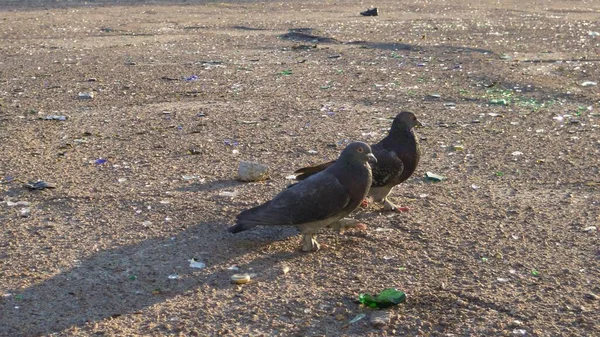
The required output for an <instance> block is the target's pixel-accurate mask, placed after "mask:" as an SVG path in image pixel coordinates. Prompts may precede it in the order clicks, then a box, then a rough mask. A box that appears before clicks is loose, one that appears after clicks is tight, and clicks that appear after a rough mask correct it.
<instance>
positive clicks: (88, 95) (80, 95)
mask: <svg viewBox="0 0 600 337" xmlns="http://www.w3.org/2000/svg"><path fill="white" fill-rule="evenodd" d="M92 98H94V93H93V92H91V91H90V92H80V93H78V94H77V99H92Z"/></svg>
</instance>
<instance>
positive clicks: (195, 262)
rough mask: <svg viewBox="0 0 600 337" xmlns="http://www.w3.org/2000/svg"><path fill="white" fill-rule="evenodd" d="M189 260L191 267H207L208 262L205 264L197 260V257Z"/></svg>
mask: <svg viewBox="0 0 600 337" xmlns="http://www.w3.org/2000/svg"><path fill="white" fill-rule="evenodd" d="M188 261H189V262H190V267H191V268H197V269H202V268H204V267H206V264H204V263H203V262H200V261H198V260H196V259H195V258H191V259H189V260H188Z"/></svg>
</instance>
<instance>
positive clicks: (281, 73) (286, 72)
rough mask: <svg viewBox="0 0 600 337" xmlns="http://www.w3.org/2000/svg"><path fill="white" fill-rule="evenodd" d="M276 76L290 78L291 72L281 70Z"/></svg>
mask: <svg viewBox="0 0 600 337" xmlns="http://www.w3.org/2000/svg"><path fill="white" fill-rule="evenodd" d="M277 74H278V75H281V76H290V75H291V74H292V70H290V69H286V70H282V71H280V72H278V73H277Z"/></svg>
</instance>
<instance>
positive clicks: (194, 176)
mask: <svg viewBox="0 0 600 337" xmlns="http://www.w3.org/2000/svg"><path fill="white" fill-rule="evenodd" d="M181 178H182V179H183V180H194V179H198V178H199V176H196V175H182V176H181Z"/></svg>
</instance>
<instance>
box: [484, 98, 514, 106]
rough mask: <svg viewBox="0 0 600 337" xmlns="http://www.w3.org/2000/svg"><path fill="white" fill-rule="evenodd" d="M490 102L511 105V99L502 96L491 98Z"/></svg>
mask: <svg viewBox="0 0 600 337" xmlns="http://www.w3.org/2000/svg"><path fill="white" fill-rule="evenodd" d="M488 103H489V104H493V105H509V104H510V101H508V100H506V99H504V98H502V99H490V100H489V101H488Z"/></svg>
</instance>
